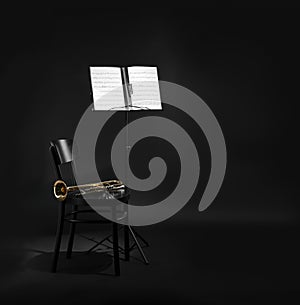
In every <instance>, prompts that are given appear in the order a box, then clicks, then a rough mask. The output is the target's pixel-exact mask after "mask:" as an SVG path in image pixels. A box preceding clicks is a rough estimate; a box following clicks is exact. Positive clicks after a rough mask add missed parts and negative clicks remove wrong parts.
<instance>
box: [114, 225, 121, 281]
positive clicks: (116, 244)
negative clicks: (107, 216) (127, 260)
mask: <svg viewBox="0 0 300 305" xmlns="http://www.w3.org/2000/svg"><path fill="white" fill-rule="evenodd" d="M113 251H114V268H115V275H117V276H119V275H120V257H119V240H118V224H117V223H115V222H113Z"/></svg>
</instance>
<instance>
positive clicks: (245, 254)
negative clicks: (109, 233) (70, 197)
mask: <svg viewBox="0 0 300 305" xmlns="http://www.w3.org/2000/svg"><path fill="white" fill-rule="evenodd" d="M139 232H140V233H142V235H143V236H144V237H145V238H146V239H147V240H148V241H149V243H150V247H149V248H145V249H144V250H145V252H146V254H147V256H148V258H149V260H150V265H148V266H147V265H145V264H143V263H142V262H141V261H140V256H139V254H138V252H137V251H134V252H133V253H132V255H133V256H134V257H133V258H132V259H131V261H130V262H125V261H122V262H121V276H120V277H114V276H112V275H110V274H111V273H112V272H113V268H112V265H111V263H112V258H111V257H110V256H109V255H108V254H103V253H102V254H101V253H95V254H90V255H84V254H82V252H81V251H82V250H84V249H87V248H88V246H89V245H92V243H90V242H89V241H87V240H85V239H84V238H82V237H80V236H77V237H76V245H75V251H76V253H75V255H74V256H73V258H72V259H71V260H66V259H65V255H64V253H63V255H62V256H61V257H60V261H59V270H58V273H57V274H52V273H50V272H49V267H50V263H51V258H52V246H53V241H54V236H45V237H39V238H36V239H31V240H28V241H27V242H26V243H25V244H23V245H22V246H20V248H19V249H11V250H7V252H6V253H2V255H4V256H5V257H6V259H5V260H2V263H3V266H2V284H1V288H0V291H1V301H2V300H4V301H5V302H1V304H21V303H22V304H25V303H26V304H33V303H34V304H45V303H46V304H48V303H49V304H91V303H95V302H96V303H99V304H117V303H119V304H121V303H123V304H153V303H160V302H166V303H168V304H274V303H281V304H283V303H284V304H292V303H293V304H296V303H298V302H299V301H300V285H299V284H300V281H299V274H300V268H299V267H300V255H299V254H300V251H299V249H298V244H299V233H300V230H299V228H297V227H295V226H292V225H288V224H287V223H267V224H259V223H248V224H238V223H236V224H229V223H227V224H226V223H223V224H218V225H213V224H210V225H208V224H200V223H199V224H189V225H187V224H185V222H182V223H173V222H166V223H162V224H158V225H155V226H150V227H142V228H140V229H139ZM83 233H84V234H86V235H89V236H91V237H97V238H100V237H101V234H102V235H104V234H105V232H104V231H101V234H100V236H97V235H95V231H91V232H90V231H89V230H86V232H84V231H83ZM298 304H299V303H298Z"/></svg>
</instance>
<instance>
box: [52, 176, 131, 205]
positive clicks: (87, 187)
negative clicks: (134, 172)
mask: <svg viewBox="0 0 300 305" xmlns="http://www.w3.org/2000/svg"><path fill="white" fill-rule="evenodd" d="M123 188H125V185H124V184H123V183H122V182H121V181H120V180H107V181H103V182H98V183H89V184H82V185H74V186H67V184H66V183H65V182H64V181H63V180H56V181H55V182H54V184H53V193H54V196H55V198H56V199H58V200H59V201H64V200H65V199H66V198H67V196H68V193H69V192H73V191H76V190H80V191H81V192H83V193H88V192H95V191H100V190H108V191H114V190H118V189H123Z"/></svg>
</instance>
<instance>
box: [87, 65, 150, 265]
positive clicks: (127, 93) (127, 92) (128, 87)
mask: <svg viewBox="0 0 300 305" xmlns="http://www.w3.org/2000/svg"><path fill="white" fill-rule="evenodd" d="M121 77H122V85H123V93H124V101H125V105H124V106H123V105H122V106H117V107H111V108H109V109H107V110H105V111H117V110H121V109H122V108H123V111H124V112H125V125H126V133H125V134H126V150H125V151H126V160H128V157H129V150H130V148H131V147H130V146H129V144H128V138H129V132H128V124H129V112H130V111H133V110H151V109H150V108H148V107H146V106H144V107H142V106H136V105H132V98H131V95H132V94H133V87H132V84H130V83H129V77H128V73H127V70H126V68H125V67H122V68H121ZM93 102H95V100H94V99H93ZM93 110H94V111H97V110H95V107H94V109H93ZM126 173H127V171H125V177H126V178H127V175H126ZM125 180H126V179H125ZM126 230H128V231H129V233H130V234H131V236H132V238H133V240H134V245H133V246H131V247H129V238H128V237H129V235H128V232H127V233H126V234H125V240H124V244H125V248H126V247H127V248H129V252H130V251H132V250H133V249H134V248H135V246H136V247H137V249H138V251H139V253H140V254H141V256H142V258H143V260H144V263H145V264H149V261H148V259H147V257H146V255H145V253H144V251H143V249H142V246H141V245H140V243H139V241H138V239H137V237H138V238H139V239H140V240H141V241H142V242H143V243H144V245H145V246H149V244H148V242H147V241H146V240H145V239H144V238H143V237H142V236H141V235H140V234H138V233H137V232H136V231H135V230H134V229H133V228H132V227H131V226H130V225H125V232H126ZM105 240H108V241H109V237H107V238H105V239H104V240H102V241H100V242H98V243H97V244H96V245H94V246H93V248H92V249H95V248H97V247H98V246H99V245H101V244H102V243H103V242H104V241H105ZM122 250H124V249H122ZM124 252H125V251H124ZM125 259H127V260H128V259H129V257H126V252H125Z"/></svg>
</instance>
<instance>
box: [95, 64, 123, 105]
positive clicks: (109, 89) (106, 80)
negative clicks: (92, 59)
mask: <svg viewBox="0 0 300 305" xmlns="http://www.w3.org/2000/svg"><path fill="white" fill-rule="evenodd" d="M90 73H91V81H92V89H93V100H94V109H95V110H124V104H125V102H124V94H123V86H122V77H121V69H120V68H118V67H90Z"/></svg>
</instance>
